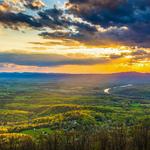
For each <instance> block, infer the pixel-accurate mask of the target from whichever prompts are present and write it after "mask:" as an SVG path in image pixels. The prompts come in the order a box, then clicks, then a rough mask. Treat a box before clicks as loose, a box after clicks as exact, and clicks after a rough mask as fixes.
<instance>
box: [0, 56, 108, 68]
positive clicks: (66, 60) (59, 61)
mask: <svg viewBox="0 0 150 150" xmlns="http://www.w3.org/2000/svg"><path fill="white" fill-rule="evenodd" d="M108 61H109V59H107V58H90V57H88V58H82V57H80V58H78V57H74V56H71V55H69V56H65V55H58V54H18V53H17V54H16V53H0V63H8V64H9V63H10V64H17V65H25V66H38V67H53V66H61V65H94V64H104V63H107V62H108Z"/></svg>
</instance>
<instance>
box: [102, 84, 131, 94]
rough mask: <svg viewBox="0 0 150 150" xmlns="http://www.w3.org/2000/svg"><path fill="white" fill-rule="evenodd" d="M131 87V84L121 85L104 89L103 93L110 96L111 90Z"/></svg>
mask: <svg viewBox="0 0 150 150" xmlns="http://www.w3.org/2000/svg"><path fill="white" fill-rule="evenodd" d="M131 86H133V84H126V85H121V86H114V87H112V88H107V89H104V93H105V94H111V92H110V91H111V90H112V89H115V88H126V87H131Z"/></svg>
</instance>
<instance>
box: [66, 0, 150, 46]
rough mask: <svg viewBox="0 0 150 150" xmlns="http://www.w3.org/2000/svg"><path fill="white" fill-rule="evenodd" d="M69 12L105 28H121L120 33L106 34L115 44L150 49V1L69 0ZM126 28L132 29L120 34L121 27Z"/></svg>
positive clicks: (67, 5)
mask: <svg viewBox="0 0 150 150" xmlns="http://www.w3.org/2000/svg"><path fill="white" fill-rule="evenodd" d="M66 7H67V8H68V10H69V11H70V12H71V13H73V14H74V15H76V16H79V17H81V18H82V19H83V20H86V21H88V22H90V23H92V24H95V25H100V26H102V27H104V28H105V29H107V28H109V27H117V28H116V31H113V32H111V35H112V36H111V35H110V32H106V33H105V34H103V35H104V37H105V36H110V39H111V40H112V41H114V40H117V41H120V42H122V43H124V44H126V45H138V46H142V47H150V44H149V40H150V36H149V34H150V29H149V26H150V1H149V0H132V1H127V0H116V1H112V0H69V2H68V3H67V4H66ZM123 26H126V27H127V28H128V30H126V31H124V32H122V34H119V33H118V28H119V27H123Z"/></svg>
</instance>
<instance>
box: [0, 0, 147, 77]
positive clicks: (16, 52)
mask: <svg viewBox="0 0 150 150" xmlns="http://www.w3.org/2000/svg"><path fill="white" fill-rule="evenodd" d="M133 71H136V72H150V1H149V0H115V1H112V0H0V72H45V73H51V72H52V73H77V74H78V73H79V74H82V73H94V74H95V73H115V72H133Z"/></svg>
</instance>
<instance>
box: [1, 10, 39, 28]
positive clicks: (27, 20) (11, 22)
mask: <svg viewBox="0 0 150 150" xmlns="http://www.w3.org/2000/svg"><path fill="white" fill-rule="evenodd" d="M0 22H1V23H2V24H3V25H4V27H11V28H13V29H18V28H20V26H24V25H28V26H30V27H33V28H38V27H41V23H39V22H38V21H37V20H36V19H35V18H34V17H32V16H30V15H27V14H24V13H21V12H20V13H13V12H5V13H3V12H0Z"/></svg>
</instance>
